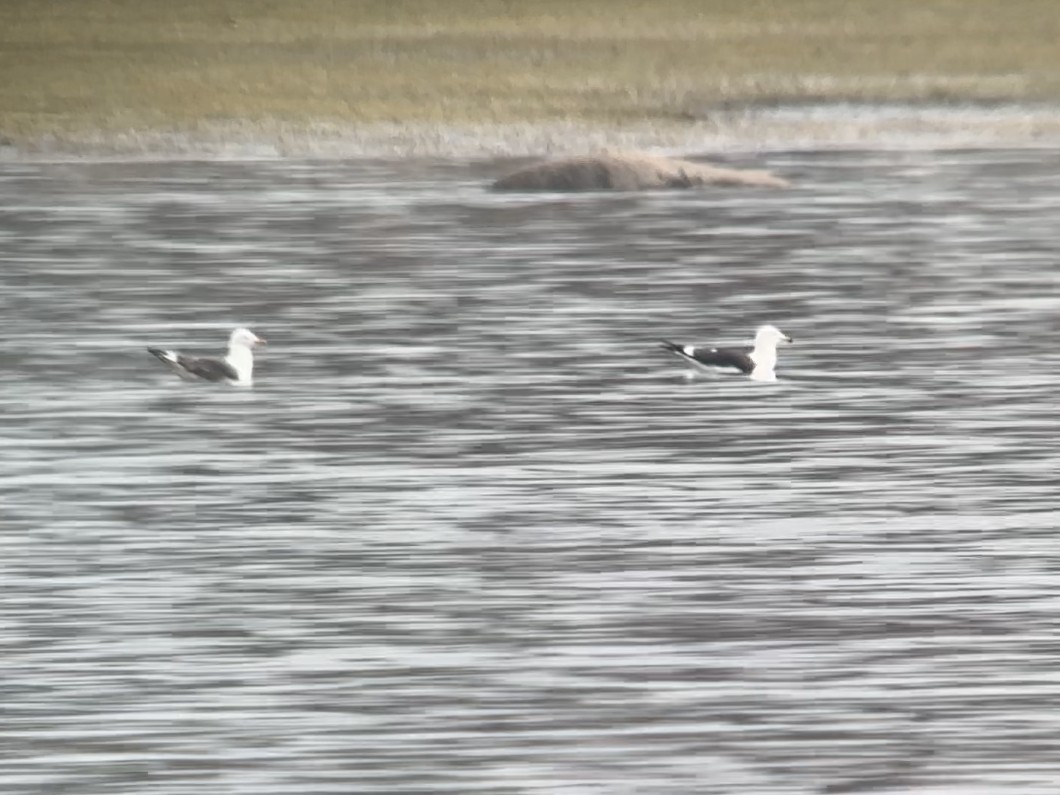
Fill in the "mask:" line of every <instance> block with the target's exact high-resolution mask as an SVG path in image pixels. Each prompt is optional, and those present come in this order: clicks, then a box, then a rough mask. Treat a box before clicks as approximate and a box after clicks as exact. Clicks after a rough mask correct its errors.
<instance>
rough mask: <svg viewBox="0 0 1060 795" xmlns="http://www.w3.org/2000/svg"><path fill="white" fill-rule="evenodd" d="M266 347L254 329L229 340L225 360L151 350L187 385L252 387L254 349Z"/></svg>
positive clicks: (237, 334) (241, 329) (235, 333)
mask: <svg viewBox="0 0 1060 795" xmlns="http://www.w3.org/2000/svg"><path fill="white" fill-rule="evenodd" d="M264 344H265V340H264V339H262V338H261V337H259V336H258V335H257V334H255V333H254V332H253V331H251V330H250V329H246V328H237V329H236V330H235V331H233V332H232V334H231V335H230V336H229V337H228V353H227V354H226V355H225V356H224V358H222V359H215V358H212V357H208V356H189V355H187V354H185V353H179V352H177V351H167V350H164V349H162V348H148V349H147V350H148V352H149V353H151V354H152V355H154V356H157V357H158V358H159V359H160V360H161V361H163V362H165V363H166V364H167V365H169V368H170V369H171V370H172V371H173V372H175V373H176V374H177V375H179V376H180V377H181V378H183V379H184V380H186V381H225V382H227V383H230V384H239V385H242V386H249V385H250V384H251V383H253V376H254V350H253V349H254V346H255V345H264Z"/></svg>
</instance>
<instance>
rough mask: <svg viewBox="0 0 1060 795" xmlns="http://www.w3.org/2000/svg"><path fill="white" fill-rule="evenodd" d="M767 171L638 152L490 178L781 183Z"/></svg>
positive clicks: (585, 183) (573, 182) (519, 186)
mask: <svg viewBox="0 0 1060 795" xmlns="http://www.w3.org/2000/svg"><path fill="white" fill-rule="evenodd" d="M788 184H789V183H788V182H787V181H786V180H783V179H781V178H780V177H776V176H774V175H773V174H771V173H769V172H768V171H743V170H740V169H735V168H722V167H721V166H712V165H708V164H705V163H692V162H690V161H688V160H675V159H672V158H668V157H655V156H654V155H645V154H639V153H635V152H634V153H621V154H615V153H610V152H605V153H603V154H597V155H585V156H579V157H565V158H560V159H557V160H545V161H543V162H540V163H534V164H532V165H529V166H525V167H523V168H520V169H519V170H518V171H513V172H512V173H511V174H508V175H507V176H503V177H501V178H500V179H498V180H497V181H496V182H494V183H493V185H492V189H493V190H497V191H556V192H561V193H564V192H575V191H592V190H614V191H632V190H668V189H669V190H674V189H681V188H698V187H702V186H705V185H718V186H725V187H728V186H734V185H741V186H748V187H758V188H783V187H787V186H788Z"/></svg>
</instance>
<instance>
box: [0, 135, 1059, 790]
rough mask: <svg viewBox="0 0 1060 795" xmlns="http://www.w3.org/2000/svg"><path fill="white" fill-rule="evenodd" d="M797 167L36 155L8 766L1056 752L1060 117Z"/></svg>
mask: <svg viewBox="0 0 1060 795" xmlns="http://www.w3.org/2000/svg"><path fill="white" fill-rule="evenodd" d="M734 161H735V162H737V163H741V159H740V158H734ZM751 162H752V159H750V158H748V159H747V160H746V163H747V164H751ZM753 162H754V164H755V165H766V166H768V167H771V168H774V169H776V170H777V171H779V172H781V173H782V174H784V175H786V176H789V177H791V178H792V179H793V180H794V181H795V182H796V183H797V185H798V187H797V188H795V189H793V190H790V191H783V192H769V193H763V192H735V191H734V192H723V193H713V192H706V193H695V194H684V193H682V194H669V195H664V194H657V195H638V196H601V195H584V196H575V197H557V196H533V197H512V196H498V195H492V194H489V193H487V192H485V191H484V190H483V188H482V186H483V185H484V184H485V183H486V181H487V180H488V178H489V177H490V176H492V175H494V174H496V173H497V170H498V168H499V166H497V165H495V164H473V165H470V166H469V165H467V164H461V163H437V162H416V161H408V162H403V163H370V162H369V163H342V162H242V163H238V162H230V163H94V164H83V163H82V164H76V163H74V164H71V163H65V164H64V163H52V164H47V163H41V164H15V163H7V164H4V165H2V166H0V169H2V170H0V251H2V252H3V254H2V259H3V276H2V288H3V289H2V291H0V312H2V314H0V317H2V318H3V328H4V335H3V340H2V342H0V387H2V389H0V412H2V416H3V424H2V430H0V515H2V519H3V530H2V533H0V584H2V588H3V610H2V613H0V618H2V628H3V629H2V632H0V652H2V653H0V716H2V720H0V759H2V761H0V777H2V780H3V791H4V793H5V794H11V793H34V794H36V793H58V792H68V793H76V795H94V794H95V793H104V792H105V793H117V792H121V793H143V792H151V793H163V794H164V795H176V794H177V793H203V792H209V793H239V794H240V795H259V794H266V793H290V792H300V793H307V794H311V793H374V792H394V793H398V792H402V793H436V792H437V793H442V792H452V793H472V792H488V793H531V792H533V793H559V792H562V793H576V794H578V795H581V794H582V793H589V794H592V793H606V794H607V795H610V794H611V793H620V794H627V793H636V794H638V795H640V794H643V795H658V794H659V793H663V794H669V793H718V794H719V795H720V794H722V793H736V792H740V793H842V792H924V793H929V792H931V793H942V792H947V793H971V792H991V793H1017V792H1018V793H1049V795H1053V793H1055V792H1056V791H1057V786H1060V713H1058V712H1057V710H1056V709H1055V703H1056V700H1057V698H1060V675H1058V674H1057V660H1058V655H1060V633H1058V620H1057V618H1056V616H1057V614H1058V612H1060V599H1058V594H1060V591H1058V582H1060V558H1058V555H1057V552H1056V550H1057V540H1056V530H1057V526H1058V524H1060V511H1058V510H1057V500H1056V495H1057V492H1058V486H1057V484H1058V476H1060V471H1058V470H1060V467H1058V464H1060V455H1058V447H1057V441H1056V439H1057V426H1058V420H1057V416H1058V409H1057V398H1056V395H1057V392H1058V389H1060V352H1058V346H1057V339H1058V332H1060V238H1058V234H1057V229H1058V226H1057V219H1058V217H1060V152H1057V151H1036V152H1011V151H1010V152H1005V151H969V152H957V153H953V152H949V153H940V152H901V153H888V152H862V153H784V152H777V153H772V154H768V155H763V156H761V157H756V158H754V159H753ZM741 164H742V163H741ZM765 321H771V322H774V323H776V324H777V325H779V326H781V328H783V329H784V330H785V331H787V332H788V333H789V334H792V335H793V336H794V337H795V338H796V344H795V345H793V346H791V347H790V348H786V349H784V350H782V352H781V363H780V368H779V371H780V376H781V380H780V381H779V382H778V383H776V384H758V383H752V382H750V381H747V380H744V379H739V378H716V377H709V376H708V377H702V378H698V379H696V380H691V381H690V380H686V379H685V378H684V376H683V374H682V369H681V368H680V366H679V365H678V364H677V363H676V362H675V361H673V360H671V359H668V358H667V357H666V356H665V354H663V353H662V352H661V351H659V350H657V349H656V348H655V347H654V345H655V341H656V340H657V339H658V338H660V337H663V336H665V337H669V338H673V339H678V340H681V341H692V342H697V343H702V342H726V343H742V342H744V341H745V340H746V339H747V338H748V337H749V336H750V334H751V333H752V331H753V328H754V326H755V325H757V324H758V323H760V322H765ZM235 324H246V325H249V326H251V327H252V328H254V329H255V330H256V331H258V332H259V333H261V334H263V335H265V336H267V337H268V338H269V341H270V345H269V347H268V349H267V350H266V351H265V352H264V354H263V355H262V356H261V357H260V358H259V364H258V370H257V374H256V376H257V383H256V386H255V388H254V389H253V390H236V389H230V388H216V387H206V386H199V385H192V384H186V383H183V382H181V381H179V380H178V379H176V378H175V377H173V376H172V375H171V374H169V373H167V372H166V371H165V370H164V368H162V367H161V366H159V364H158V362H156V361H154V360H153V359H152V358H151V357H150V356H149V355H148V354H147V353H146V351H145V350H144V348H145V346H147V345H149V344H150V345H165V346H177V347H182V348H185V349H189V348H191V349H194V348H199V349H205V350H209V349H215V348H218V347H220V346H221V345H222V343H223V340H224V338H225V336H226V334H227V331H228V329H229V328H231V327H232V326H233V325H235Z"/></svg>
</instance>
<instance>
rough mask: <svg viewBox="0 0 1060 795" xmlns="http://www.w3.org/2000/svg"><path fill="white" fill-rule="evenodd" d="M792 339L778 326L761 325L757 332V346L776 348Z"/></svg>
mask: <svg viewBox="0 0 1060 795" xmlns="http://www.w3.org/2000/svg"><path fill="white" fill-rule="evenodd" d="M791 341H792V339H791V337H789V336H788V335H787V334H785V333H784V332H783V331H781V330H780V329H778V328H777V327H776V326H760V327H759V328H758V331H757V332H755V347H756V348H761V347H765V346H769V347H771V348H775V347H776V346H777V345H779V344H780V343H782V342H791Z"/></svg>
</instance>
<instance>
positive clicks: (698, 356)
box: [660, 326, 792, 381]
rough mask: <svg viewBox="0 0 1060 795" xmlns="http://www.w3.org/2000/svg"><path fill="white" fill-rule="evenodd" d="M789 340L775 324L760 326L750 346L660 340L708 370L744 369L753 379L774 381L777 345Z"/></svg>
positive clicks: (728, 371)
mask: <svg viewBox="0 0 1060 795" xmlns="http://www.w3.org/2000/svg"><path fill="white" fill-rule="evenodd" d="M782 342H792V339H791V337H789V336H788V335H787V334H785V333H784V332H782V331H781V330H780V329H778V328H777V327H776V326H761V327H759V329H758V331H757V332H756V333H755V344H754V347H753V348H745V349H739V348H702V349H701V348H696V347H695V346H694V345H678V344H676V343H673V342H670V341H669V340H662V341H661V343H660V344H661V346H662V348H663V349H664V350H667V351H669V352H670V353H672V354H673V355H674V356H677V357H678V358H680V359H683V360H684V361H686V362H688V363H689V364H692V365H695V366H696V367H698V368H700V369H701V370H708V371H711V372H723V373H724V372H727V373H743V374H744V375H748V376H750V377H751V379H752V380H754V381H776V380H777V374H776V372H775V371H774V368H775V367H776V366H777V345H779V344H780V343H782Z"/></svg>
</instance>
